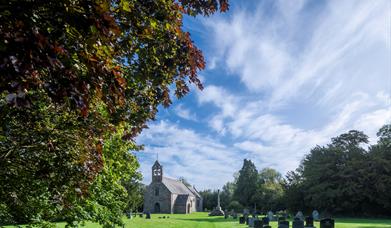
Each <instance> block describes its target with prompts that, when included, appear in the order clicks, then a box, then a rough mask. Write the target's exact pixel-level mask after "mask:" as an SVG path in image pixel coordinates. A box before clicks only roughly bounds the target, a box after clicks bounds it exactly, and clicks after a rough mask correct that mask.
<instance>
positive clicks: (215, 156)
mask: <svg viewBox="0 0 391 228" xmlns="http://www.w3.org/2000/svg"><path fill="white" fill-rule="evenodd" d="M137 141H138V143H145V144H146V146H145V150H144V151H143V152H141V153H143V155H145V156H147V157H148V159H143V160H141V171H142V173H143V174H144V182H145V183H149V182H150V180H151V178H150V176H151V172H150V167H151V166H152V165H153V162H154V160H155V158H156V157H155V156H156V153H158V154H159V161H160V162H161V163H162V165H163V166H164V173H165V175H167V176H171V177H174V178H178V177H180V176H183V177H185V178H186V179H187V180H188V181H189V182H190V183H192V184H195V185H196V187H198V188H199V189H204V188H218V187H221V186H222V184H224V183H225V182H227V181H229V180H231V179H232V175H233V173H234V172H235V171H236V170H237V169H239V168H240V166H241V163H242V160H241V156H239V155H238V153H235V152H237V151H235V150H232V149H231V148H229V147H227V146H226V145H224V144H222V143H220V142H218V141H217V140H214V139H213V138H211V137H209V136H205V135H201V134H198V133H196V132H194V131H193V130H189V129H184V128H181V127H179V126H178V125H176V124H174V123H171V122H168V121H160V122H158V123H153V124H151V125H150V128H149V129H147V130H145V131H144V132H143V134H142V135H141V136H140V137H139V139H138V140H137ZM228 167H229V168H228Z"/></svg>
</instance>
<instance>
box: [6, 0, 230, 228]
mask: <svg viewBox="0 0 391 228" xmlns="http://www.w3.org/2000/svg"><path fill="white" fill-rule="evenodd" d="M227 9H228V2H227V0H178V1H174V0H171V1H170V0H168V1H166V0H140V1H135V0H58V1H52V0H10V1H3V2H2V3H1V6H0V57H1V58H0V119H1V122H0V123H1V124H0V225H4V224H7V223H15V224H16V223H33V222H43V221H56V220H66V221H68V222H69V223H72V222H74V221H80V220H92V221H99V222H100V223H101V224H104V225H107V226H110V225H112V224H121V220H120V216H121V213H122V211H121V210H122V208H124V207H125V205H123V204H122V201H121V197H124V196H125V197H126V191H125V189H124V188H123V186H122V185H121V182H124V181H132V180H133V181H134V179H137V178H139V174H138V173H137V171H136V170H137V168H138V162H137V160H136V159H135V157H134V155H132V154H131V153H128V150H129V149H134V150H135V149H137V148H138V147H137V146H136V145H135V144H134V142H133V139H134V137H135V136H136V135H137V134H138V133H140V132H141V130H142V129H143V128H145V127H146V122H147V121H148V120H151V119H153V118H154V117H155V114H156V112H157V108H158V106H159V105H160V104H163V105H164V106H168V105H170V103H171V100H170V96H169V94H170V91H169V88H171V85H173V84H174V85H175V95H176V96H177V97H182V96H184V95H185V94H186V93H187V92H188V91H189V87H188V85H189V83H194V84H195V85H196V86H197V87H198V88H200V89H202V85H201V82H200V81H199V79H198V78H197V73H198V71H199V70H201V69H203V68H204V66H205V62H204V58H203V56H202V53H201V51H200V50H199V49H198V48H197V47H196V46H195V45H194V43H193V42H192V40H191V37H190V34H189V33H188V32H186V31H184V30H183V27H182V19H183V16H184V15H191V16H196V15H199V14H201V15H204V16H208V15H210V14H213V13H215V12H216V11H221V12H224V11H226V10H227Z"/></svg>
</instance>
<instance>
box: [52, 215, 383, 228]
mask: <svg viewBox="0 0 391 228" xmlns="http://www.w3.org/2000/svg"><path fill="white" fill-rule="evenodd" d="M163 216H166V217H167V216H169V218H165V219H163V218H159V217H163ZM335 220H336V226H335V227H336V228H391V219H367V218H335ZM124 222H125V227H129V228H230V227H242V228H244V227H247V226H246V225H243V224H239V220H234V219H232V218H229V219H224V217H209V216H208V214H207V213H204V212H199V213H192V214H189V215H184V214H152V215H151V219H145V217H143V218H140V217H135V218H132V219H124ZM270 225H271V226H272V227H273V228H277V222H271V223H270ZM315 226H316V227H317V228H319V227H320V226H319V222H315ZM57 227H59V228H62V227H65V223H58V224H57ZM84 227H86V228H97V227H101V226H100V225H99V224H96V223H91V222H86V223H85V226H84ZM290 227H292V223H290Z"/></svg>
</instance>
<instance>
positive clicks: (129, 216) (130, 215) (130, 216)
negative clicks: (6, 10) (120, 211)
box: [127, 211, 132, 219]
mask: <svg viewBox="0 0 391 228" xmlns="http://www.w3.org/2000/svg"><path fill="white" fill-rule="evenodd" d="M127 216H128V219H132V212H131V211H130V212H129V213H128V214H127Z"/></svg>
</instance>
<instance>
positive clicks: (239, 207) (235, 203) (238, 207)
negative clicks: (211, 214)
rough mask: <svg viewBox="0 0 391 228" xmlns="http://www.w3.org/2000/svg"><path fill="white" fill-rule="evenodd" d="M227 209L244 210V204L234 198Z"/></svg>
mask: <svg viewBox="0 0 391 228" xmlns="http://www.w3.org/2000/svg"><path fill="white" fill-rule="evenodd" d="M227 209H228V210H235V211H242V210H243V206H242V205H241V204H240V203H239V202H238V201H235V200H234V201H231V202H230V203H229V204H228V206H227Z"/></svg>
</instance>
